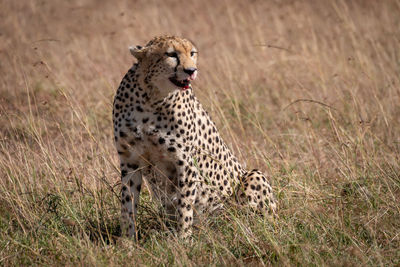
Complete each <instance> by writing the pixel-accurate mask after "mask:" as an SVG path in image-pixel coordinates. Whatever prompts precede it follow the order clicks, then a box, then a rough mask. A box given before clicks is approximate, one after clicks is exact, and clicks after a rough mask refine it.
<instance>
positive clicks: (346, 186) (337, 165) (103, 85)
mask: <svg viewBox="0 0 400 267" xmlns="http://www.w3.org/2000/svg"><path fill="white" fill-rule="evenodd" d="M184 5H185V6H182V3H181V2H178V1H163V2H156V1H150V2H149V1H141V0H139V1H119V2H118V3H117V4H116V3H111V2H110V3H107V2H106V1H91V0H75V1H72V2H71V1H42V0H37V1H35V0H32V1H29V2H28V1H6V2H4V3H2V5H1V6H2V8H1V10H0V17H1V18H2V19H1V20H0V123H1V124H0V125H1V127H0V177H1V179H0V193H1V194H0V264H1V265H5V266H7V265H21V264H25V265H27V264H43V265H44V264H46V265H65V264H67V265H72V264H85V265H122V264H129V263H130V264H132V263H137V264H140V263H142V264H145V265H155V264H175V265H187V266H191V265H224V264H225V265H228V264H229V265H231V264H232V265H233V264H236V265H240V264H242V265H243V264H250V263H251V264H258V265H274V264H276V265H312V264H316V265H335V266H337V265H352V266H357V265H358V266H366V265H374V266H376V265H381V266H395V265H398V264H399V259H400V254H399V251H400V234H399V229H400V218H399V217H400V215H399V214H400V212H399V211H400V206H399V205H400V204H399V203H400V199H399V198H400V191H399V186H400V182H399V180H400V179H399V173H400V172H399V170H400V166H399V162H400V161H399V151H400V147H399V142H400V140H399V134H398V133H399V132H400V121H399V120H400V106H399V104H398V103H400V92H399V83H400V80H399V77H400V76H399V61H400V60H399V59H400V55H399V51H398V49H396V47H398V36H400V35H399V33H400V28H399V27H398V25H399V20H400V17H399V16H398V14H399V11H400V5H399V3H398V1H384V2H379V3H378V2H376V1H352V2H351V3H348V2H347V1H318V2H315V1H302V2H296V1H289V0H287V1H268V2H267V1H257V0H255V1H252V2H242V1H227V2H224V1H223V2H221V3H219V4H218V5H216V4H215V1H186V2H185V4H184ZM221 14H223V15H221ZM152 17H156V19H149V18H152ZM167 31H168V32H167ZM167 33H168V34H176V35H181V36H185V37H188V38H189V39H191V40H193V41H194V43H195V45H196V47H197V48H198V49H199V55H200V61H199V70H200V71H199V75H198V79H196V81H195V83H194V86H195V88H196V90H197V92H196V95H197V96H198V98H199V99H200V101H201V102H202V103H204V105H205V108H206V109H207V110H208V111H209V112H210V114H211V115H212V117H213V119H214V120H215V123H216V125H217V127H218V129H219V130H220V132H221V135H222V136H223V137H224V139H225V141H226V142H227V143H228V144H229V145H230V147H232V148H233V150H234V152H235V154H236V155H237V156H238V159H239V160H240V161H241V162H245V163H246V165H247V167H249V166H251V167H253V166H254V167H255V168H258V169H260V170H262V171H265V172H268V173H270V174H271V177H272V179H271V180H272V181H273V187H274V189H276V192H277V198H278V201H279V203H280V211H279V217H278V218H276V219H275V220H274V221H272V222H271V221H268V220H264V219H263V218H261V217H259V216H257V215H254V214H252V213H251V212H249V211H248V210H247V209H244V208H240V207H237V206H235V204H234V203H232V204H231V205H230V208H229V209H227V210H226V211H224V212H223V213H221V214H219V216H217V217H212V218H210V219H208V220H206V221H204V222H202V224H201V225H202V226H201V227H199V228H197V229H195V230H194V235H193V241H194V242H192V243H190V244H187V243H182V242H181V241H179V240H176V239H174V238H173V237H171V235H170V230H169V227H170V226H169V225H168V224H167V225H166V224H164V218H161V217H160V216H162V215H161V214H159V213H158V210H157V209H156V208H155V207H154V206H153V205H152V204H151V203H153V202H152V201H151V200H150V197H149V195H148V194H147V193H146V189H144V191H143V201H142V204H141V206H140V207H139V213H140V214H141V218H143V220H144V221H145V223H144V221H139V225H140V226H139V227H140V229H139V233H140V235H141V239H140V241H139V242H138V243H137V244H132V243H129V242H125V241H126V240H125V239H123V238H120V237H119V219H118V218H119V204H118V203H119V199H118V195H119V190H120V189H121V186H120V184H119V180H120V178H119V176H120V174H119V171H118V169H119V168H118V159H117V156H116V153H115V149H114V144H113V133H112V127H111V125H112V122H111V115H110V114H111V110H112V99H113V95H114V93H115V89H116V87H117V86H118V83H119V81H120V80H121V78H122V76H123V74H124V73H125V72H126V66H130V65H131V64H132V57H131V55H130V54H129V50H128V47H129V46H130V45H134V44H143V43H144V42H145V41H147V40H148V39H149V38H151V37H153V36H156V35H160V34H167Z"/></svg>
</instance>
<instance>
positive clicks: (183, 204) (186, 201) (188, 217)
mask: <svg viewBox="0 0 400 267" xmlns="http://www.w3.org/2000/svg"><path fill="white" fill-rule="evenodd" d="M184 158H186V159H187V161H185V160H178V168H177V171H178V186H179V192H180V194H179V196H178V207H177V210H178V214H179V217H178V234H179V237H181V238H184V239H185V238H187V237H189V236H190V235H191V234H192V225H193V215H194V211H193V207H194V202H195V199H196V194H197V191H198V190H197V189H198V188H197V185H198V183H197V179H198V175H199V174H198V170H197V169H196V168H195V166H194V164H193V162H192V159H191V158H190V157H184Z"/></svg>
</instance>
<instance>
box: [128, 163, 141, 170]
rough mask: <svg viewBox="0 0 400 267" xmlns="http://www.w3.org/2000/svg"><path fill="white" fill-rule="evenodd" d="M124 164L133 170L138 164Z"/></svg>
mask: <svg viewBox="0 0 400 267" xmlns="http://www.w3.org/2000/svg"><path fill="white" fill-rule="evenodd" d="M126 166H128V168H130V169H133V170H137V168H139V165H137V164H129V163H128V164H127V165H126Z"/></svg>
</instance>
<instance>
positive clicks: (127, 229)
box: [121, 158, 142, 240]
mask: <svg viewBox="0 0 400 267" xmlns="http://www.w3.org/2000/svg"><path fill="white" fill-rule="evenodd" d="M138 168H139V164H138V163H137V162H136V161H127V160H123V159H122V158H121V183H122V190H121V230H122V235H123V236H127V237H133V236H134V237H135V239H136V240H137V239H138V237H137V233H136V218H137V207H138V205H139V195H140V189H141V187H142V172H141V170H140V169H138Z"/></svg>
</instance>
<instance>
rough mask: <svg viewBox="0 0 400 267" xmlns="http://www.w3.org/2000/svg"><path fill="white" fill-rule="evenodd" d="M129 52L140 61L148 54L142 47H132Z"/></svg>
mask: <svg viewBox="0 0 400 267" xmlns="http://www.w3.org/2000/svg"><path fill="white" fill-rule="evenodd" d="M129 51H131V54H132V55H133V56H134V57H135V58H137V59H138V60H141V59H142V58H143V57H144V55H145V54H146V49H145V47H142V46H140V45H136V46H130V47H129Z"/></svg>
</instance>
